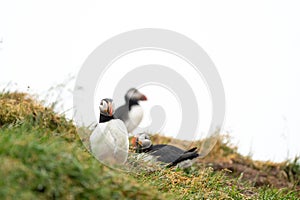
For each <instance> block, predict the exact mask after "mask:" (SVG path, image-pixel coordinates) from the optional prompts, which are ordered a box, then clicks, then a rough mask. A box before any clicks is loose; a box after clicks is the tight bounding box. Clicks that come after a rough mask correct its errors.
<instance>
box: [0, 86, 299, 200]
mask: <svg viewBox="0 0 300 200" xmlns="http://www.w3.org/2000/svg"><path fill="white" fill-rule="evenodd" d="M153 140H154V141H155V142H156V143H160V142H162V141H163V142H170V141H171V139H170V138H166V137H162V136H159V135H155V136H153ZM229 141H230V140H229V139H228V138H223V139H220V140H219V141H218V142H217V144H216V146H215V148H214V149H213V151H212V152H211V153H210V154H209V156H207V157H206V158H205V159H203V160H199V161H198V162H196V163H194V165H193V166H192V167H191V168H188V169H184V170H183V169H178V168H170V169H165V168H157V169H154V170H139V171H137V172H135V173H126V172H121V171H117V170H113V169H110V168H108V167H106V166H104V165H102V164H100V163H99V162H98V161H97V160H96V159H95V158H94V157H93V156H91V154H90V153H89V152H88V151H87V149H86V148H85V147H84V146H83V144H82V142H81V140H80V139H79V137H78V135H77V129H76V127H75V126H74V125H73V123H72V121H69V120H67V119H66V118H65V117H64V116H62V115H58V114H56V113H55V112H54V111H53V108H51V107H44V106H43V105H42V104H41V103H40V102H37V101H36V100H35V99H34V98H33V97H32V96H30V95H28V94H26V93H18V92H2V93H0V163H1V165H0V197H1V198H3V199H21V198H22V199H37V198H38V199H300V196H299V193H300V192H299V180H300V179H299V176H300V175H299V174H300V167H299V160H298V158H295V160H292V161H286V162H283V163H272V162H258V161H253V160H252V159H251V158H249V157H243V156H242V155H240V154H238V153H237V149H236V148H235V147H233V146H232V145H230V142H229ZM172 142H173V143H174V144H176V143H177V144H178V145H179V144H181V145H183V146H184V145H185V144H186V145H188V144H187V143H186V142H184V141H176V140H172ZM193 145H195V146H200V145H201V141H197V142H195V143H194V144H193Z"/></svg>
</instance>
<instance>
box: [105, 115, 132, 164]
mask: <svg viewBox="0 0 300 200" xmlns="http://www.w3.org/2000/svg"><path fill="white" fill-rule="evenodd" d="M108 123H109V124H108V126H107V127H108V132H109V133H110V135H111V136H112V137H113V139H114V144H113V146H114V150H113V151H114V157H115V159H117V160H118V162H120V163H122V164H123V163H125V162H126V160H127V157H128V151H129V138H128V132H127V129H126V126H125V125H124V123H123V121H121V120H119V119H115V120H111V121H109V122H108Z"/></svg>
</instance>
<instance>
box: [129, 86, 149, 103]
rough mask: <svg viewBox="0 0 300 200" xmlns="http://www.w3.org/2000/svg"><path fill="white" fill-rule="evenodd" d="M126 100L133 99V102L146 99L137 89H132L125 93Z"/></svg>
mask: <svg viewBox="0 0 300 200" xmlns="http://www.w3.org/2000/svg"><path fill="white" fill-rule="evenodd" d="M126 98H127V99H134V100H137V101H138V100H141V101H145V100H146V99H147V98H146V96H145V95H143V94H142V93H140V92H139V91H138V90H137V89H134V88H132V89H130V90H128V91H127V93H126Z"/></svg>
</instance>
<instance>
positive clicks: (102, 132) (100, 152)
mask: <svg viewBox="0 0 300 200" xmlns="http://www.w3.org/2000/svg"><path fill="white" fill-rule="evenodd" d="M99 109H100V117H99V124H98V125H97V127H96V128H95V130H94V131H93V133H92V134H91V136H90V144H91V151H92V153H93V154H94V155H95V157H96V158H97V159H98V160H99V161H102V162H104V163H107V164H123V163H125V162H126V160H127V156H128V150H129V142H128V132H127V129H126V127H125V125H124V123H123V122H122V121H121V120H119V119H114V116H113V114H114V104H113V101H112V99H102V100H101V102H100V106H99Z"/></svg>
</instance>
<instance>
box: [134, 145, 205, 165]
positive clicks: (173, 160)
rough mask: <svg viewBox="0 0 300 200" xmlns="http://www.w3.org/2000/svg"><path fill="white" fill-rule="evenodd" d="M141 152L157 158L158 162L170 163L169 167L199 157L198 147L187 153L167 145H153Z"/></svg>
mask: <svg viewBox="0 0 300 200" xmlns="http://www.w3.org/2000/svg"><path fill="white" fill-rule="evenodd" d="M140 152H145V153H148V154H150V155H153V156H156V157H157V160H158V161H161V162H164V163H169V165H168V167H172V166H175V165H177V164H178V163H180V162H182V161H184V160H190V159H194V158H197V157H198V156H199V154H198V153H197V148H196V147H194V148H192V149H189V150H187V151H185V150H183V149H180V148H178V147H175V146H172V145H167V144H157V145H152V146H151V147H149V148H147V149H143V150H140Z"/></svg>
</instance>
